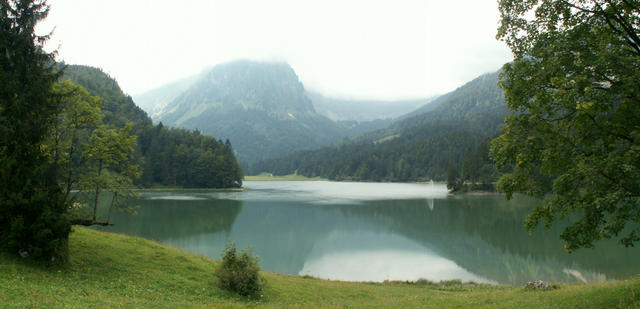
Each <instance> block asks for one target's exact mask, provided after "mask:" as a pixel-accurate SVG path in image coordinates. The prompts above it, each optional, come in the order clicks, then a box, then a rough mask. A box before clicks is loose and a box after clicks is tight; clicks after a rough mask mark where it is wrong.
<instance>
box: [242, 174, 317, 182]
mask: <svg viewBox="0 0 640 309" xmlns="http://www.w3.org/2000/svg"><path fill="white" fill-rule="evenodd" d="M244 180H246V181H276V180H277V181H319V180H327V178H322V177H313V178H310V177H307V176H303V175H298V174H289V175H285V176H273V175H271V174H268V173H262V174H259V175H255V176H244Z"/></svg>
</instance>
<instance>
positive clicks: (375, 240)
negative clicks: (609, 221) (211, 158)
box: [103, 182, 640, 284]
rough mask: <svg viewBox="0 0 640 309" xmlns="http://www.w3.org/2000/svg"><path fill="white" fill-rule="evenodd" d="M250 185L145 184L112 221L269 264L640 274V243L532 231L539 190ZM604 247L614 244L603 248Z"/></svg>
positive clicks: (363, 273)
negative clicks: (525, 193) (244, 252)
mask: <svg viewBox="0 0 640 309" xmlns="http://www.w3.org/2000/svg"><path fill="white" fill-rule="evenodd" d="M246 186H248V187H250V188H251V190H249V191H246V192H216V191H167V192H146V193H144V194H143V196H142V199H141V200H139V201H138V204H139V205H140V206H141V208H140V210H139V215H138V216H129V215H126V214H118V215H117V216H115V218H114V217H113V216H112V221H113V222H115V223H116V226H115V227H113V228H103V229H105V230H113V229H115V230H117V231H120V232H123V233H127V234H132V235H138V236H143V237H146V238H150V239H154V240H158V241H161V242H164V243H167V244H169V245H172V246H175V247H179V248H182V249H184V250H187V251H191V252H196V253H200V254H203V255H206V256H209V257H212V258H219V257H220V254H221V252H222V251H223V249H224V246H225V244H226V243H227V242H228V241H229V240H232V241H234V242H236V244H237V245H238V247H239V248H246V247H248V246H252V247H253V252H254V253H255V254H257V255H258V256H259V257H260V262H261V265H262V268H263V269H264V270H265V271H270V272H278V273H284V274H311V275H314V276H318V277H322V278H331V279H341V280H359V281H361V280H375V281H380V280H386V279H389V280H416V279H418V278H426V279H430V280H435V281H437V280H445V279H453V278H458V279H462V280H473V281H479V282H497V283H504V284H523V283H524V282H527V281H531V280H538V279H539V280H545V281H555V282H598V281H604V280H606V279H622V278H628V277H631V276H634V275H637V274H640V265H638V263H635V261H637V260H638V259H640V249H637V248H630V249H626V248H623V247H621V246H619V245H618V244H616V243H615V242H614V241H609V242H601V243H599V244H597V246H598V249H597V250H595V251H594V250H581V251H578V252H576V253H573V254H567V253H565V252H564V251H563V250H562V243H561V241H560V240H559V233H560V231H561V229H562V227H561V226H554V227H553V228H552V229H551V230H550V231H536V232H535V233H533V235H531V236H529V235H528V234H527V232H526V231H525V230H524V228H523V224H524V217H525V216H526V215H527V214H528V213H529V212H530V210H531V207H532V206H533V205H534V203H536V201H535V200H532V199H526V198H516V199H515V200H514V201H510V202H507V201H505V200H504V198H503V197H502V196H499V195H486V196H446V188H445V187H444V186H443V185H434V184H423V185H419V184H370V183H332V182H246ZM603 253H606V254H603Z"/></svg>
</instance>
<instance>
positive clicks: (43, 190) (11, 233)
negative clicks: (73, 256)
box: [0, 0, 70, 262]
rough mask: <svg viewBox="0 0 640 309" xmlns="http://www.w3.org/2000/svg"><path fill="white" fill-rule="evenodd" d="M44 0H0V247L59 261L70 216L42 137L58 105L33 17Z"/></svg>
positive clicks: (42, 12)
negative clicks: (44, 148) (67, 213)
mask: <svg viewBox="0 0 640 309" xmlns="http://www.w3.org/2000/svg"><path fill="white" fill-rule="evenodd" d="M48 12H49V7H48V6H47V5H46V3H45V1H28V0H26V1H10V0H3V1H0V55H2V56H0V184H1V185H0V249H3V250H8V251H10V252H12V253H13V254H18V253H20V254H21V255H22V256H31V257H34V258H39V259H45V260H47V261H53V262H61V261H64V260H66V256H67V239H68V234H69V231H70V224H69V222H68V219H67V215H66V204H65V198H64V193H63V191H62V190H61V188H60V187H59V185H58V179H57V176H58V162H56V160H54V159H53V158H51V157H50V156H49V155H48V153H47V152H46V151H43V144H44V142H45V140H46V139H47V136H48V135H49V134H50V132H51V130H52V128H53V127H54V124H55V121H56V116H57V114H58V113H59V112H60V110H61V100H60V98H59V97H57V96H55V95H54V94H53V87H52V86H53V84H54V82H55V81H56V80H57V79H58V77H59V73H56V71H55V68H54V67H52V65H51V64H52V63H53V58H54V55H53V54H48V53H46V52H44V51H43V49H42V45H43V44H44V42H46V40H47V39H48V36H37V35H36V34H35V32H34V28H35V27H36V24H37V23H38V22H39V21H40V20H42V19H44V18H45V17H46V16H47V13H48Z"/></svg>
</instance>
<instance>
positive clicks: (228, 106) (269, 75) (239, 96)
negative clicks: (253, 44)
mask: <svg viewBox="0 0 640 309" xmlns="http://www.w3.org/2000/svg"><path fill="white" fill-rule="evenodd" d="M181 85H182V84H180V85H179V83H176V84H172V85H171V89H170V91H166V93H168V94H167V95H166V96H165V98H168V97H172V96H173V97H174V98H173V99H172V100H171V101H170V102H168V103H166V104H165V105H164V106H162V107H161V108H155V107H154V108H153V110H155V111H157V114H155V115H156V118H154V120H157V121H160V122H162V123H163V124H164V125H169V126H172V127H181V128H187V129H197V130H199V131H201V132H202V133H204V134H207V135H211V136H215V137H216V138H220V139H229V140H230V141H231V142H232V143H233V145H234V150H235V151H236V154H237V156H238V158H239V160H240V161H241V162H245V163H250V162H255V161H258V160H263V159H268V158H273V157H278V156H282V155H285V154H288V153H290V152H293V151H296V150H301V149H311V148H317V147H320V146H323V145H328V144H331V143H334V142H336V141H339V140H341V139H342V138H343V137H346V136H350V135H354V134H358V133H361V132H364V130H365V129H367V130H369V129H377V128H381V127H384V126H386V125H388V124H389V123H390V122H389V121H374V122H364V123H360V122H357V121H340V122H335V121H332V120H331V119H329V118H327V117H325V116H323V115H321V114H319V113H317V112H316V110H315V108H314V106H313V104H312V102H311V100H310V99H309V97H308V96H307V92H306V91H305V89H304V86H303V85H302V83H301V82H300V81H299V79H298V76H297V75H296V73H295V72H294V70H293V69H292V68H291V67H290V66H289V65H288V64H286V63H279V62H254V61H248V60H241V61H234V62H229V63H225V64H220V65H217V66H215V67H214V68H212V69H211V70H209V71H206V72H204V73H203V74H201V75H200V76H199V77H198V78H197V80H196V81H194V82H192V83H191V84H190V86H189V87H186V90H184V91H182V92H180V93H179V94H178V92H179V88H180V87H181ZM165 90H166V89H165ZM158 92H159V90H156V94H157V93H158ZM144 96H147V98H152V97H153V95H152V94H145V95H142V96H140V97H143V98H144ZM148 100H149V101H153V100H152V99H148ZM156 101H158V100H156ZM159 101H160V102H162V100H159ZM145 104H146V103H145ZM147 109H149V107H147Z"/></svg>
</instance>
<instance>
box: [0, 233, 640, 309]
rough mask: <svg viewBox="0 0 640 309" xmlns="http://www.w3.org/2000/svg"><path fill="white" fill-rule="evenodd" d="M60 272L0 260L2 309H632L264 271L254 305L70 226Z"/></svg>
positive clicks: (578, 298) (195, 261)
mask: <svg viewBox="0 0 640 309" xmlns="http://www.w3.org/2000/svg"><path fill="white" fill-rule="evenodd" d="M69 249H70V254H71V258H70V261H69V263H68V264H66V265H64V266H59V267H46V266H42V265H39V264H35V263H34V262H31V261H28V260H26V261H25V260H23V259H21V258H18V257H14V256H9V255H7V254H4V253H3V254H1V255H0V307H2V308H12V307H15V308H25V307H29V308H80V307H82V308H243V307H260V308H262V307H265V308H288V307H291V308H325V307H326V308H336V307H337V308H344V307H347V308H354V307H373V308H393V307H395V308H640V278H636V279H632V280H626V281H612V282H607V283H602V284H584V285H563V284H561V285H559V288H557V289H555V290H550V291H527V290H525V289H524V288H523V287H512V286H491V285H478V284H463V283H460V282H458V281H450V282H443V283H438V284H435V283H429V282H426V283H422V284H419V283H400V282H389V283H357V282H340V281H330V280H321V279H315V278H310V277H306V276H305V277H296V276H285V275H278V274H270V273H263V276H264V277H265V278H266V282H267V285H266V288H265V290H264V293H263V296H262V297H261V298H260V299H257V300H245V299H243V298H241V297H238V296H237V295H235V294H232V293H229V292H226V291H223V290H220V289H218V288H217V287H216V285H215V280H214V276H213V272H214V270H215V269H216V267H218V265H219V262H218V261H215V260H211V259H208V258H205V257H203V256H200V255H197V254H191V253H187V252H184V251H181V250H179V249H175V248H171V247H167V246H164V245H161V244H159V243H156V242H152V241H148V240H145V239H142V238H138V237H130V236H124V235H118V234H112V233H105V232H98V231H94V230H90V229H85V228H79V227H74V231H73V232H72V233H71V237H70V244H69Z"/></svg>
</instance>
